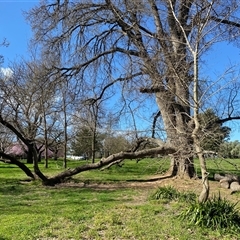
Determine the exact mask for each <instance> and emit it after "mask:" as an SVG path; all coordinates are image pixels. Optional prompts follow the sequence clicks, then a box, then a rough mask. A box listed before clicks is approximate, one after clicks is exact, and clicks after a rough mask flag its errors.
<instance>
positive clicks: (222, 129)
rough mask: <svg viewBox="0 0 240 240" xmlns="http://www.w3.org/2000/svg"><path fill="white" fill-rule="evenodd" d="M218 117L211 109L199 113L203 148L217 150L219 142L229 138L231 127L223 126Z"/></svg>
mask: <svg viewBox="0 0 240 240" xmlns="http://www.w3.org/2000/svg"><path fill="white" fill-rule="evenodd" d="M219 119H220V118H219V117H218V116H217V115H216V114H215V113H214V111H213V110H212V109H207V110H206V111H205V112H203V113H201V114H199V120H200V124H201V146H202V148H203V149H204V150H208V151H215V152H218V150H219V146H220V144H222V143H223V142H224V141H225V140H227V139H228V138H229V135H230V132H231V128H229V127H227V126H223V123H221V122H218V121H219Z"/></svg>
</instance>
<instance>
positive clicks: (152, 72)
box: [28, 0, 240, 177]
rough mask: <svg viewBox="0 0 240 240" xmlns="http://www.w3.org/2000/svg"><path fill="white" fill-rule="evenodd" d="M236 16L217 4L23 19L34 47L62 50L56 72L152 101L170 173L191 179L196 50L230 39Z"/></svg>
mask: <svg viewBox="0 0 240 240" xmlns="http://www.w3.org/2000/svg"><path fill="white" fill-rule="evenodd" d="M238 10H239V9H238V4H237V1H230V2H229V1H222V0H214V1H211V2H209V1H205V0H203V1H198V0H178V1H176V0H166V1H155V0H148V1H147V0H142V1H141V0H140V1H139V0H136V1H120V2H119V1H113V0H105V1H104V0H102V1H98V2H95V1H91V0H87V1H73V2H70V1H64V2H60V1H49V2H46V3H42V4H41V5H40V6H39V7H35V8H34V9H32V10H31V11H30V12H29V14H28V18H29V20H30V22H31V24H32V27H33V30H34V32H35V40H36V41H37V42H42V44H43V45H45V49H48V54H51V49H54V46H56V45H59V44H61V45H62V46H64V48H63V51H65V52H64V55H65V57H66V61H65V62H66V64H65V65H63V67H58V68H56V69H57V70H58V71H61V73H62V74H66V75H68V76H79V75H81V81H82V82H84V81H89V82H91V78H90V79H89V77H88V76H89V75H90V76H91V74H90V73H91V72H95V73H96V74H97V73H99V74H100V75H101V76H102V83H105V84H104V85H103V84H102V91H105V90H106V89H108V87H110V86H112V85H111V83H112V82H114V83H116V82H120V81H121V82H124V84H125V85H126V84H127V85H131V86H132V87H134V88H135V89H138V90H139V94H140V92H141V93H145V94H154V95H155V98H156V103H157V105H158V107H159V110H160V116H161V118H162V120H163V123H164V127H165V131H166V134H167V141H166V143H163V142H161V144H167V145H168V146H171V148H172V147H175V146H178V151H177V152H176V153H174V154H173V155H172V164H171V168H170V173H171V174H172V175H178V176H181V177H193V176H194V175H195V171H194V164H193V157H192V156H193V152H194V151H193V143H194V144H195V146H198V139H197V135H198V131H199V126H198V114H199V107H200V105H199V96H198V89H199V85H200V84H201V83H200V82H199V80H198V73H197V71H198V70H197V68H198V67H199V60H200V54H199V53H200V52H199V48H198V47H200V48H201V47H202V46H203V45H204V42H205V41H208V39H209V38H211V39H214V41H213V42H216V41H221V40H226V36H228V40H230V41H232V40H234V39H236V38H237V37H238V31H239V30H238V29H239V26H240V24H239V18H237V14H236V13H237V11H238ZM203 30H204V32H203ZM199 33H201V34H200V35H199ZM229 36H231V37H229ZM75 40H76V41H75ZM193 42H194V43H195V45H194V47H193V45H192V43H193ZM213 42H209V44H208V45H204V46H205V48H204V51H206V50H207V49H208V48H210V47H211V44H212V43H213ZM196 44H197V45H196ZM196 47H197V48H196ZM204 51H202V53H203V52H204ZM70 59H71V63H70V62H69V61H68V60H70ZM96 66H98V67H97V70H96ZM113 79H114V80H113ZM117 80H118V81H117ZM192 86H195V87H194V88H192ZM129 89H130V88H129ZM131 89H133V88H131ZM191 107H192V109H193V110H194V116H193V117H194V118H192V116H191V114H192V112H191ZM192 119H194V121H193V120H192ZM161 146H164V145H161ZM197 148H198V147H197ZM198 150H199V149H198ZM198 150H197V149H196V151H197V152H199V151H198ZM151 151H152V150H151ZM200 152H201V151H200ZM199 157H200V156H199ZM205 172H206V171H205Z"/></svg>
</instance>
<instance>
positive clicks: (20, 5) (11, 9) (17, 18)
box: [0, 0, 39, 67]
mask: <svg viewBox="0 0 240 240" xmlns="http://www.w3.org/2000/svg"><path fill="white" fill-rule="evenodd" d="M38 2H39V1H36V0H35V1H34V0H29V1H27V0H25V1H21V0H5V1H2V0H0V42H1V41H2V40H3V39H4V38H6V39H7V41H8V42H9V46H8V47H6V48H5V47H1V48H0V53H1V55H3V56H4V58H5V62H4V64H3V67H7V66H8V64H9V62H11V61H14V60H17V59H19V58H21V57H22V56H26V55H27V44H28V41H29V39H30V38H31V28H30V26H29V25H27V23H26V21H25V18H24V17H23V14H22V11H23V10H24V11H26V10H28V9H30V8H32V7H33V6H34V5H36V4H37V3H38Z"/></svg>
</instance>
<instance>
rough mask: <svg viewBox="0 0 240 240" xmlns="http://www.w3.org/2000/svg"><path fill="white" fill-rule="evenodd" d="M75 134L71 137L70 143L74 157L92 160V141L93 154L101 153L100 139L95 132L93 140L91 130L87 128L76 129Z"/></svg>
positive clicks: (98, 134)
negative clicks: (84, 157)
mask: <svg viewBox="0 0 240 240" xmlns="http://www.w3.org/2000/svg"><path fill="white" fill-rule="evenodd" d="M75 132H76V133H75V135H74V136H73V137H72V141H71V150H72V153H73V154H74V155H77V156H86V157H88V158H92V154H93V151H92V145H93V143H92V142H93V141H95V143H94V146H95V147H94V149H95V152H99V153H101V149H102V137H101V134H100V133H98V132H96V136H95V138H93V134H92V131H91V129H89V127H86V126H82V127H77V129H76V130H75Z"/></svg>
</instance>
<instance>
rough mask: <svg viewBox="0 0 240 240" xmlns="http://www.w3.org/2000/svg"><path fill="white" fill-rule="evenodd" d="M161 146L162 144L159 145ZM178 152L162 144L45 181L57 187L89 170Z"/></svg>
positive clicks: (169, 144)
mask: <svg viewBox="0 0 240 240" xmlns="http://www.w3.org/2000/svg"><path fill="white" fill-rule="evenodd" d="M159 145H160V144H159ZM176 151H177V148H176V147H174V146H172V144H171V143H162V144H161V146H159V147H156V148H150V149H145V150H141V151H137V152H120V153H116V154H113V155H111V156H109V157H107V158H102V159H101V160H100V161H99V162H96V163H90V164H86V165H81V166H78V167H76V168H73V169H68V170H66V171H64V172H61V173H59V174H57V175H56V176H53V177H51V178H49V179H47V181H45V182H44V181H43V184H44V185H50V186H51V185H55V184H58V183H61V182H63V181H64V179H66V178H68V177H71V176H73V175H76V174H78V173H80V172H84V171H87V170H92V169H101V168H103V167H105V166H109V165H110V164H112V163H117V162H118V161H119V160H121V161H123V160H122V159H137V158H141V157H146V156H149V155H152V154H164V155H167V154H172V153H174V152H176Z"/></svg>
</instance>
